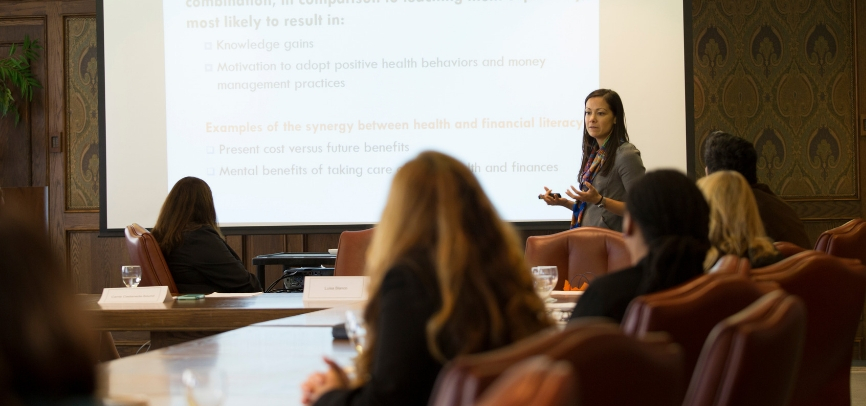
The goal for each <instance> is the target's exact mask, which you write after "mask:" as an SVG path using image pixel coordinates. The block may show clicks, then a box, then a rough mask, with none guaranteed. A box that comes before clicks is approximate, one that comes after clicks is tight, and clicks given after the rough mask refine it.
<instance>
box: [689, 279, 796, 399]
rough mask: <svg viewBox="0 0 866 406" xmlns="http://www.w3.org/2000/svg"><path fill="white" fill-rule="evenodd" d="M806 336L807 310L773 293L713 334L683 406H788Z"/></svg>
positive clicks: (790, 298) (792, 298)
mask: <svg viewBox="0 0 866 406" xmlns="http://www.w3.org/2000/svg"><path fill="white" fill-rule="evenodd" d="M805 334H806V307H805V306H804V305H803V301H801V300H800V299H799V298H797V297H796V296H792V295H789V294H788V293H786V292H785V291H783V290H776V291H773V292H770V293H768V294H766V295H764V296H763V297H761V298H760V299H758V300H757V301H756V302H755V303H753V304H751V305H750V306H749V307H747V308H745V309H743V310H742V311H740V312H739V313H737V314H734V315H733V316H731V317H728V318H726V319H724V320H722V321H721V322H720V323H719V324H717V325H716V326H715V328H713V330H712V332H710V336H709V337H708V338H707V342H706V344H705V345H704V348H703V351H702V352H701V356H700V359H699V360H698V364H697V366H696V367H695V373H694V375H693V376H692V381H691V384H690V385H689V389H688V391H687V394H686V400H685V402H683V406H786V405H787V404H788V401H789V400H790V398H791V391H792V389H793V387H794V379H795V378H796V376H797V369H798V367H799V364H800V354H801V352H802V349H803V341H804V340H805Z"/></svg>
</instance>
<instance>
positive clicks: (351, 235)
mask: <svg viewBox="0 0 866 406" xmlns="http://www.w3.org/2000/svg"><path fill="white" fill-rule="evenodd" d="M373 230H375V228H370V229H367V230H362V231H343V233H342V234H340V241H339V242H337V260H336V262H334V275H335V276H362V275H364V266H365V265H366V264H367V248H369V247H370V241H372V240H373Z"/></svg>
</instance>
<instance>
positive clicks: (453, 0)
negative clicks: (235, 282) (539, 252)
mask: <svg viewBox="0 0 866 406" xmlns="http://www.w3.org/2000/svg"><path fill="white" fill-rule="evenodd" d="M163 15H164V21H163V28H164V38H165V77H166V83H165V86H166V127H167V128H166V130H167V131H166V134H167V143H166V144H167V160H168V177H169V179H168V184H169V187H170V186H171V185H172V184H173V183H174V182H175V181H176V180H177V179H179V178H181V177H183V176H199V177H202V178H203V179H205V180H206V181H207V182H208V183H209V184H210V185H211V187H212V189H213V190H214V194H215V199H216V200H217V204H218V211H219V212H220V220H221V221H222V222H226V223H233V222H238V223H245V222H256V221H262V222H267V221H272V220H274V219H279V221H298V220H297V218H299V216H302V217H303V221H304V222H317V221H325V220H324V219H327V221H334V220H335V216H334V214H333V213H334V211H335V210H345V205H346V200H345V199H341V198H323V199H322V204H321V205H317V207H316V208H315V209H313V210H311V209H310V208H309V206H308V205H307V206H303V205H302V200H303V199H308V198H309V197H310V196H319V197H333V196H351V197H352V201H356V199H358V200H363V201H364V202H366V203H365V204H363V205H357V207H353V209H352V210H353V213H352V214H351V215H349V214H347V215H346V219H343V220H344V221H356V222H359V220H358V219H367V221H370V222H373V221H377V220H378V216H379V215H380V213H381V208H382V206H383V204H384V198H385V196H386V193H387V189H388V185H389V182H390V179H391V177H392V176H393V175H394V173H395V172H396V171H397V169H399V167H400V165H402V163H404V162H405V161H406V160H407V159H410V158H411V157H413V156H414V155H416V154H418V153H419V152H421V151H424V150H429V149H433V150H438V151H442V152H445V153H448V154H451V155H453V156H455V157H457V158H458V159H460V160H461V161H462V162H465V163H466V164H467V166H469V168H470V169H471V170H472V171H473V172H474V173H475V174H476V176H478V178H479V179H480V180H481V182H482V184H483V186H484V187H485V189H486V190H487V191H488V193H489V194H490V196H491V199H492V200H493V201H494V203H496V202H507V203H508V204H507V207H506V206H504V205H501V204H500V205H498V208H499V209H500V211H503V212H509V211H515V213H503V214H504V215H506V216H508V217H513V218H531V215H532V213H535V212H537V211H538V210H539V208H541V209H544V208H543V207H540V205H538V202H537V199H536V200H535V201H532V200H531V199H528V197H535V196H537V194H538V189H540V188H541V186H542V185H543V184H547V183H550V184H569V183H573V181H574V177H575V175H576V173H577V171H578V166H579V163H580V143H581V134H582V131H583V130H582V126H583V97H584V96H585V95H586V94H587V93H588V92H590V91H592V90H594V89H595V88H597V87H598V86H599V72H598V66H599V64H598V2H597V1H590V0H579V1H574V0H499V1H492V0H490V1H482V0H441V1H436V0H378V1H377V0H186V1H165V2H164V4H163ZM542 182H543V183H542ZM261 190H269V193H267V194H265V195H263V194H262V193H261V192H260V191H261ZM229 196H232V198H229ZM238 196H250V198H249V199H246V198H238ZM253 196H255V197H253ZM274 202H279V203H280V204H276V205H275V204H274ZM300 207H304V212H303V213H298V208H300ZM509 214H515V215H514V216H509ZM336 217H340V216H336ZM350 218H351V220H350ZM336 220H337V221H339V220H341V219H339V218H337V219H336Z"/></svg>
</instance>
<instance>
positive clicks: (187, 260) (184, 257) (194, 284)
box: [163, 226, 262, 293]
mask: <svg viewBox="0 0 866 406" xmlns="http://www.w3.org/2000/svg"><path fill="white" fill-rule="evenodd" d="M163 254H164V253H163ZM165 262H166V264H168V269H169V271H171V275H172V277H174V283H175V285H177V290H178V291H179V292H180V293H213V292H261V291H262V287H261V285H259V280H258V279H257V278H256V277H255V275H253V274H251V273H249V272H247V270H246V268H244V264H243V262H241V259H240V257H239V256H238V254H236V253H235V251H234V250H232V248H231V247H229V245H228V244H226V242H225V241H224V240H223V239H222V238H220V236H219V234H217V232H216V230H214V229H213V228H212V227H210V226H202V227H200V228H198V229H195V230H192V231H187V232H185V233H184V234H183V242H182V243H181V244H180V245H179V246H178V247H177V248H175V249H173V250H172V251H171V252H170V253H169V254H168V255H165Z"/></svg>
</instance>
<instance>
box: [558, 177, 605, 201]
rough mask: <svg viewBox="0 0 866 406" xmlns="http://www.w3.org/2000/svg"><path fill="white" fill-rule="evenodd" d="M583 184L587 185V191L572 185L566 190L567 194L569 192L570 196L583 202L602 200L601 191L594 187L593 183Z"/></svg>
mask: <svg viewBox="0 0 866 406" xmlns="http://www.w3.org/2000/svg"><path fill="white" fill-rule="evenodd" d="M583 184H584V186H586V191H582V190H580V189H578V188H576V187H574V186H572V187H571V188H570V189H568V190H566V191H565V194H567V195H568V197H570V198H572V199H575V200H579V201H581V202H587V203H589V204H598V203H599V200H601V193H598V190H595V187H593V186H592V184H591V183H589V182H584V183H583Z"/></svg>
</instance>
